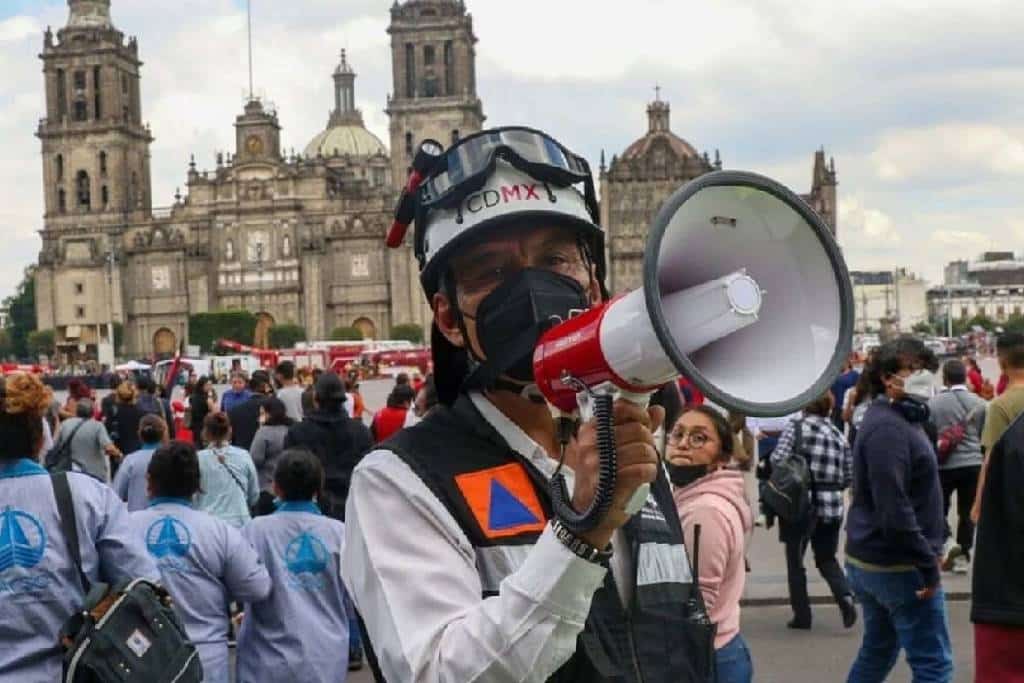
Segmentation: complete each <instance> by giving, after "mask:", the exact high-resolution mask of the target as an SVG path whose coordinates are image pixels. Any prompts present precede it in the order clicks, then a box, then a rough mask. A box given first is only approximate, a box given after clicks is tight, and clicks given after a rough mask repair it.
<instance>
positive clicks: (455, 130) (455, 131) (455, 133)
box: [452, 128, 459, 145]
mask: <svg viewBox="0 0 1024 683" xmlns="http://www.w3.org/2000/svg"><path fill="white" fill-rule="evenodd" d="M458 141H459V129H458V128H453V129H452V144H453V145H454V144H455V143H456V142H458Z"/></svg>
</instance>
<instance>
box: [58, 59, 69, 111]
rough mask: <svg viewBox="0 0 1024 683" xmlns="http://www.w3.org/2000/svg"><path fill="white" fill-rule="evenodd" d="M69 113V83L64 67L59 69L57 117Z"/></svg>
mask: <svg viewBox="0 0 1024 683" xmlns="http://www.w3.org/2000/svg"><path fill="white" fill-rule="evenodd" d="M67 115H68V84H67V75H65V73H64V69H57V118H58V119H63V118H64V117H65V116H67Z"/></svg>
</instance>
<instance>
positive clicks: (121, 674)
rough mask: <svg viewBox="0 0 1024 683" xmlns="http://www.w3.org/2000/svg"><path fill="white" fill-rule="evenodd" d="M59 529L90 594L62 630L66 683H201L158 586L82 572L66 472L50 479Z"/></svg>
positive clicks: (191, 650)
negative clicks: (96, 578) (111, 581)
mask: <svg viewBox="0 0 1024 683" xmlns="http://www.w3.org/2000/svg"><path fill="white" fill-rule="evenodd" d="M51 481H52V483H53V494H54V497H55V498H56V500H57V511H58V513H59V514H60V524H61V531H62V532H63V534H64V539H65V541H66V542H67V548H68V552H69V553H70V555H71V559H72V561H73V563H74V565H75V569H77V570H78V576H79V579H80V580H81V582H82V587H83V588H84V589H85V591H86V598H85V604H84V605H83V606H82V608H81V610H79V611H78V612H76V613H75V614H72V615H71V617H70V618H69V619H68V620H67V622H65V624H64V626H63V627H62V628H61V631H60V642H61V645H62V647H63V649H64V673H63V675H62V676H61V681H62V683H115V682H116V683H143V682H145V683H198V682H199V681H202V680H203V666H202V663H201V662H200V661H199V653H198V652H197V651H196V648H195V646H194V645H193V644H192V643H191V642H189V640H188V635H187V634H186V633H185V627H184V626H182V624H181V621H179V619H178V616H177V615H176V614H175V613H174V608H173V607H172V605H171V597H170V595H168V593H167V591H166V590H164V588H163V587H162V586H160V585H158V584H155V583H152V582H150V581H147V580H145V579H132V580H129V581H127V582H124V583H122V584H119V585H117V586H114V587H110V586H108V585H107V584H104V583H97V584H96V585H93V586H90V583H89V579H88V578H87V577H86V576H85V572H83V571H82V555H81V550H80V548H79V544H78V528H77V523H76V520H75V507H74V502H73V501H72V499H71V487H70V485H69V484H68V478H67V474H64V473H61V474H55V475H53V476H52V477H51Z"/></svg>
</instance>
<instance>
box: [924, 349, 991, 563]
mask: <svg viewBox="0 0 1024 683" xmlns="http://www.w3.org/2000/svg"><path fill="white" fill-rule="evenodd" d="M942 380H943V383H944V384H945V385H946V390H945V391H943V392H942V393H940V394H939V395H938V396H935V397H934V398H932V399H931V400H929V401H928V409H929V411H930V412H931V416H930V417H929V418H928V420H929V422H931V424H932V426H933V427H934V429H935V433H936V434H937V435H942V434H943V433H944V432H947V431H948V430H950V429H951V428H955V427H956V426H957V425H959V426H960V427H961V428H962V429H963V439H962V440H961V441H960V442H959V443H958V444H956V446H955V447H954V448H952V450H951V452H950V453H949V455H948V457H946V459H945V461H943V462H940V464H939V481H940V482H941V484H942V502H943V506H944V509H945V515H944V518H948V517H949V507H950V503H951V502H952V498H953V494H954V493H956V512H957V528H956V543H955V544H954V545H952V546H950V548H949V550H948V552H947V553H946V558H945V560H943V563H942V568H943V569H945V570H946V571H953V572H956V573H957V574H966V573H967V569H968V567H969V566H970V561H971V547H972V546H973V545H974V522H972V521H971V514H970V513H971V506H972V505H974V497H975V492H976V491H977V488H978V475H979V474H980V473H981V463H982V454H981V434H982V431H983V430H984V427H985V401H984V399H982V398H979V397H978V396H977V395H976V394H972V393H971V392H970V391H969V390H968V389H967V384H966V382H967V368H966V367H965V366H964V364H963V363H962V362H961V361H959V360H956V359H951V360H948V361H946V363H945V365H943V366H942ZM952 536H953V534H952V531H951V530H950V529H949V528H948V526H947V527H946V538H947V539H948V538H950V537H952Z"/></svg>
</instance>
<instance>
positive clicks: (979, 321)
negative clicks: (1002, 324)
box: [967, 314, 996, 331]
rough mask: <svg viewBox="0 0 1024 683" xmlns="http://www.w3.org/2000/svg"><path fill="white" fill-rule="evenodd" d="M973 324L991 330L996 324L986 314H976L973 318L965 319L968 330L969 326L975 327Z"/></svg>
mask: <svg viewBox="0 0 1024 683" xmlns="http://www.w3.org/2000/svg"><path fill="white" fill-rule="evenodd" d="M975 326H977V327H981V328H983V329H985V330H986V331H991V330H992V329H993V328H995V326H996V324H995V322H994V321H993V320H992V318H989V317H988V316H987V315H981V314H978V315H976V316H974V317H973V318H971V319H970V320H968V321H967V329H968V330H970V328H972V327H975Z"/></svg>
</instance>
